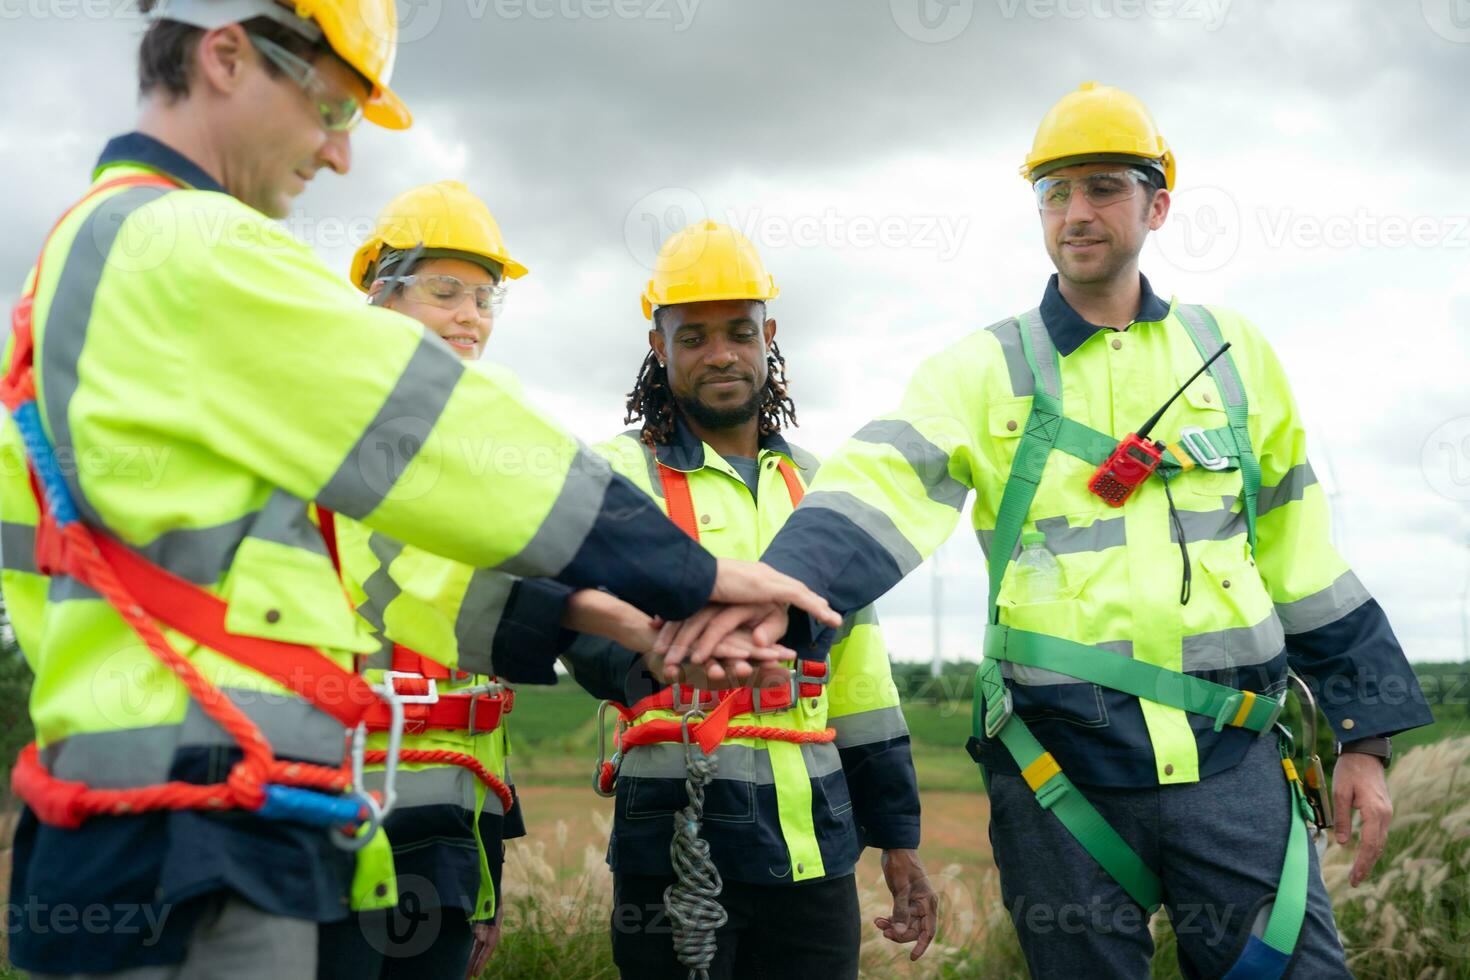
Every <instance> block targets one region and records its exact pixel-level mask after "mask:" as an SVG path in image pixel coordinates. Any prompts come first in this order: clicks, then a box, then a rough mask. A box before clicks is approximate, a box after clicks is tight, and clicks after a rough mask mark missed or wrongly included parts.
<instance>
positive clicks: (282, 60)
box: [245, 33, 362, 133]
mask: <svg viewBox="0 0 1470 980" xmlns="http://www.w3.org/2000/svg"><path fill="white" fill-rule="evenodd" d="M245 36H246V37H248V38H250V43H251V44H253V45H255V49H256V50H257V51H259V52H260V53H261V56H262V57H265V58H269V59H270V61H271V63H272V64H273V65H275V66H276V67H277V68H279V69H280V70H281V71H282V72H283V73H285V75H286V76H287V77H288V78H290V79H291V81H293V82H295V83H296V84H297V85H299V86H301V90H302V91H303V92H305V93H306V97H307V98H308V99H310V100H311V102H312V104H313V105H315V106H316V111H317V113H318V114H320V115H321V119H322V128H323V129H325V130H326V131H327V132H329V133H345V132H348V131H350V130H351V129H352V128H353V127H355V126H356V125H357V124H358V123H359V122H361V121H362V103H361V102H359V101H358V99H357V97H356V96H354V95H348V96H342V95H341V94H340V93H333V92H332V90H331V86H330V85H329V84H328V83H327V81H326V79H324V78H322V76H321V74H320V73H318V72H317V70H316V68H315V67H313V65H312V64H311V62H309V61H307V60H305V59H304V58H301V57H299V56H297V55H295V54H292V53H291V52H290V51H287V50H286V49H285V48H283V47H281V46H280V45H279V44H277V43H276V42H274V41H272V40H270V39H269V38H265V37H261V36H260V35H259V34H250V33H247V34H246V35H245Z"/></svg>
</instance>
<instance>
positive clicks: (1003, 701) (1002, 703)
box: [985, 687, 1016, 739]
mask: <svg viewBox="0 0 1470 980" xmlns="http://www.w3.org/2000/svg"><path fill="white" fill-rule="evenodd" d="M1001 691H1002V696H1001V697H1000V698H998V699H992V698H986V699H985V737H986V738H992V739H993V738H995V737H996V736H997V735H999V734H1000V730H1001V729H1002V728H1004V727H1006V722H1008V721H1010V720H1011V715H1013V714H1014V713H1015V711H1016V702H1015V699H1014V698H1012V697H1011V689H1010V688H1008V687H1002V688H1001ZM997 708H999V710H997Z"/></svg>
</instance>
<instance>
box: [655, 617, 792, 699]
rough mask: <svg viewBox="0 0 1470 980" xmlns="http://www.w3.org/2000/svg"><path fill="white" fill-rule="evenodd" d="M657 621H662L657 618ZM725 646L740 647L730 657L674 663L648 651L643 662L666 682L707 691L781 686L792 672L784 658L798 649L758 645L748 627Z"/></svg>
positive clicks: (789, 658)
mask: <svg viewBox="0 0 1470 980" xmlns="http://www.w3.org/2000/svg"><path fill="white" fill-rule="evenodd" d="M655 624H656V625H662V624H661V623H658V621H657V620H655ZM720 648H721V649H722V650H739V651H740V652H739V654H738V656H737V655H732V656H729V657H721V656H716V657H714V658H711V659H710V660H708V661H707V662H705V663H704V664H692V663H689V662H688V661H685V662H684V663H679V664H670V663H668V662H667V660H666V659H665V656H664V654H661V653H657V652H654V651H652V650H650V651H646V652H644V654H643V664H644V666H645V667H647V668H648V672H649V673H650V674H652V675H653V676H654V677H655V678H657V679H658V680H661V681H663V682H664V683H665V684H673V683H675V682H678V683H680V684H685V685H688V686H690V687H697V688H699V689H701V690H705V691H715V690H720V689H721V688H727V687H742V686H744V685H746V684H749V685H750V686H752V687H779V686H780V685H782V684H785V683H786V682H787V681H788V680H789V679H790V676H791V671H790V670H789V669H788V668H787V667H786V666H785V664H784V663H783V662H782V661H791V660H795V659H796V653H795V651H793V650H788V649H786V648H785V647H783V646H773V647H758V646H756V645H755V640H754V639H753V638H752V637H751V635H750V631H748V630H736V631H735V632H734V633H732V634H730V636H729V637H727V638H726V640H725V642H724V643H723V644H721V647H720Z"/></svg>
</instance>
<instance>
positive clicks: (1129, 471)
mask: <svg viewBox="0 0 1470 980" xmlns="http://www.w3.org/2000/svg"><path fill="white" fill-rule="evenodd" d="M1229 349H1230V344H1229V342H1228V341H1227V342H1226V343H1225V345H1224V346H1223V347H1221V348H1220V349H1219V350H1217V351H1215V353H1213V354H1211V355H1210V357H1209V360H1207V361H1205V363H1203V364H1201V365H1200V368H1199V370H1198V371H1196V372H1194V374H1192V375H1190V377H1189V380H1188V381H1186V382H1184V384H1182V385H1180V386H1179V390H1178V391H1176V392H1174V394H1173V395H1171V396H1169V400H1168V401H1166V402H1164V404H1163V405H1162V406H1161V407H1160V408H1159V410H1158V411H1157V412H1155V413H1154V414H1153V415H1152V416H1151V417H1150V418H1149V420H1148V421H1147V422H1145V423H1143V428H1141V429H1139V430H1138V431H1137V432H1130V433H1129V434H1128V436H1127V438H1125V439H1124V440H1123V441H1122V442H1120V443H1118V448H1116V449H1114V450H1113V452H1112V455H1110V456H1109V457H1108V458H1107V459H1106V460H1104V461H1103V463H1102V465H1101V466H1099V467H1098V468H1097V471H1096V472H1094V473H1093V474H1092V479H1090V480H1088V481H1087V489H1088V490H1091V491H1092V492H1093V493H1095V494H1097V495H1098V496H1099V497H1101V498H1102V499H1103V502H1104V503H1106V504H1107V505H1108V506H1109V507H1122V506H1123V504H1124V503H1126V502H1127V500H1128V498H1129V497H1131V496H1133V491H1135V490H1137V489H1138V488H1139V486H1140V485H1142V483H1143V481H1144V480H1147V479H1148V477H1149V474H1151V473H1152V472H1153V471H1154V470H1156V469H1158V468H1159V463H1161V462H1163V459H1164V448H1165V447H1164V444H1163V443H1162V442H1155V441H1154V440H1152V439H1150V438H1149V433H1150V432H1152V431H1153V428H1154V426H1155V425H1157V424H1158V422H1159V419H1161V418H1163V417H1164V413H1165V412H1167V411H1168V410H1169V406H1170V405H1172V404H1174V400H1175V399H1176V398H1178V397H1179V396H1180V395H1182V394H1184V389H1186V388H1188V387H1189V386H1190V385H1192V384H1194V380H1195V379H1196V378H1198V377H1199V376H1200V375H1201V374H1204V373H1205V371H1206V370H1208V369H1209V366H1210V365H1211V364H1213V363H1215V359H1216V358H1217V357H1219V356H1220V355H1221V354H1223V353H1225V352H1226V351H1227V350H1229Z"/></svg>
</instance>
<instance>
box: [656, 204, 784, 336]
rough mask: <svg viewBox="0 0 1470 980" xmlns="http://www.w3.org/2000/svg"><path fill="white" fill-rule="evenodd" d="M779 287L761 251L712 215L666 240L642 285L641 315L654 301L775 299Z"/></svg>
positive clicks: (665, 304) (664, 302) (686, 301)
mask: <svg viewBox="0 0 1470 980" xmlns="http://www.w3.org/2000/svg"><path fill="white" fill-rule="evenodd" d="M780 292H781V290H780V289H779V288H777V286H776V280H775V278H774V277H772V276H770V275H768V274H767V273H766V266H765V263H764V262H762V261H761V256H760V253H759V252H757V251H756V250H755V246H754V245H752V244H751V243H750V239H748V238H746V237H745V236H744V235H742V234H740V232H738V231H736V230H735V229H734V228H731V227H730V226H729V225H722V224H720V223H719V222H716V221H698V222H695V223H694V224H692V225H690V226H689V227H687V228H685V229H683V230H682V231H679V232H677V233H675V234H673V235H671V236H669V238H668V240H667V241H665V242H664V244H663V247H662V248H660V249H659V250H658V258H657V259H655V260H654V263H653V278H652V279H650V280H648V288H646V289H644V290H643V315H644V316H645V317H647V318H648V319H650V320H652V319H653V310H654V307H656V306H669V305H670V304H673V303H703V302H707V301H709V300H717V299H759V300H767V299H775V298H776V295H777V294H778V293H780Z"/></svg>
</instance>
